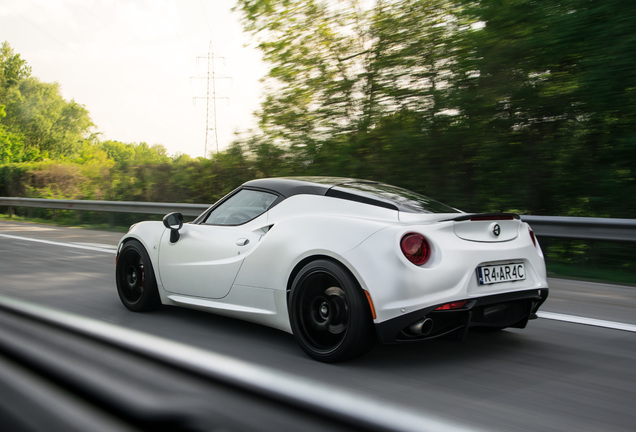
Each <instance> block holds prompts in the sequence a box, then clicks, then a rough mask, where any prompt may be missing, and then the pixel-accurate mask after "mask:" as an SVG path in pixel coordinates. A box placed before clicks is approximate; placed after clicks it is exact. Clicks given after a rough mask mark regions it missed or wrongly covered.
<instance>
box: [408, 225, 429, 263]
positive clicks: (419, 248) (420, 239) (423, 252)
mask: <svg viewBox="0 0 636 432" xmlns="http://www.w3.org/2000/svg"><path fill="white" fill-rule="evenodd" d="M400 248H401V249H402V253H403V254H404V256H405V257H406V259H407V260H409V261H411V262H412V263H413V264H415V265H418V266H419V265H422V264H424V263H425V262H426V261H428V259H429V258H430V256H431V246H430V245H429V243H428V240H426V238H425V237H424V236H423V235H421V234H417V233H408V234H405V235H404V237H402V240H401V241H400Z"/></svg>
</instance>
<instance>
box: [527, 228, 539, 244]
mask: <svg viewBox="0 0 636 432" xmlns="http://www.w3.org/2000/svg"><path fill="white" fill-rule="evenodd" d="M528 233H529V234H530V238H531V239H532V244H533V245H534V247H537V238H536V237H535V235H534V231H532V228H530V226H528Z"/></svg>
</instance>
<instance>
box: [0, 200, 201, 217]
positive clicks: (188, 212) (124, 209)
mask: <svg viewBox="0 0 636 432" xmlns="http://www.w3.org/2000/svg"><path fill="white" fill-rule="evenodd" d="M4 206H6V207H28V208H45V209H57V210H79V211H96V212H106V213H141V214H148V215H150V214H167V213H170V212H173V211H178V212H181V213H182V214H183V215H184V216H192V217H196V216H199V215H200V214H201V213H203V211H204V210H205V209H207V208H208V207H210V205H209V204H178V203H150V202H136V201H90V200H58V199H41V198H8V197H0V207H4ZM9 213H11V211H9Z"/></svg>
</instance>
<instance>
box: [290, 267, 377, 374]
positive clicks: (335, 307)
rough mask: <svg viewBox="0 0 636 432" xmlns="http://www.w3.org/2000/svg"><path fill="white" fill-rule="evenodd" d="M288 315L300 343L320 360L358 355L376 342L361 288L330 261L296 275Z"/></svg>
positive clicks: (313, 356) (349, 357)
mask: <svg viewBox="0 0 636 432" xmlns="http://www.w3.org/2000/svg"><path fill="white" fill-rule="evenodd" d="M289 314H290V320H291V326H292V331H293V332H294V337H295V338H296V340H297V341H298V343H299V345H300V346H301V348H302V349H303V350H304V351H305V352H306V353H307V354H308V355H309V356H310V357H312V358H314V359H316V360H319V361H323V362H338V361H343V360H348V359H351V358H354V357H358V356H360V355H362V354H364V353H366V352H367V351H369V350H370V349H371V347H372V346H373V342H374V341H375V337H374V335H375V333H374V331H373V321H372V319H371V313H370V310H369V305H368V303H367V300H366V298H365V296H364V294H363V292H362V289H361V288H360V286H359V285H358V283H357V281H356V280H355V278H354V277H353V276H352V275H351V274H350V273H349V272H348V271H347V270H345V269H344V268H343V267H342V266H340V265H339V264H337V263H335V262H332V261H329V260H323V259H319V260H316V261H312V262H310V263H308V264H306V265H305V266H304V267H303V268H302V269H301V270H300V272H299V273H298V274H297V276H296V277H295V278H294V281H293V283H292V288H291V297H290V300H289Z"/></svg>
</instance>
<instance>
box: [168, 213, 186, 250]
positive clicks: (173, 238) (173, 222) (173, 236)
mask: <svg viewBox="0 0 636 432" xmlns="http://www.w3.org/2000/svg"><path fill="white" fill-rule="evenodd" d="M163 226H165V227H166V228H168V229H169V230H170V243H176V242H177V241H179V238H180V237H181V234H179V230H180V229H181V228H182V227H183V215H182V214H181V213H176V212H175V213H168V214H167V215H165V216H164V217H163Z"/></svg>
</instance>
